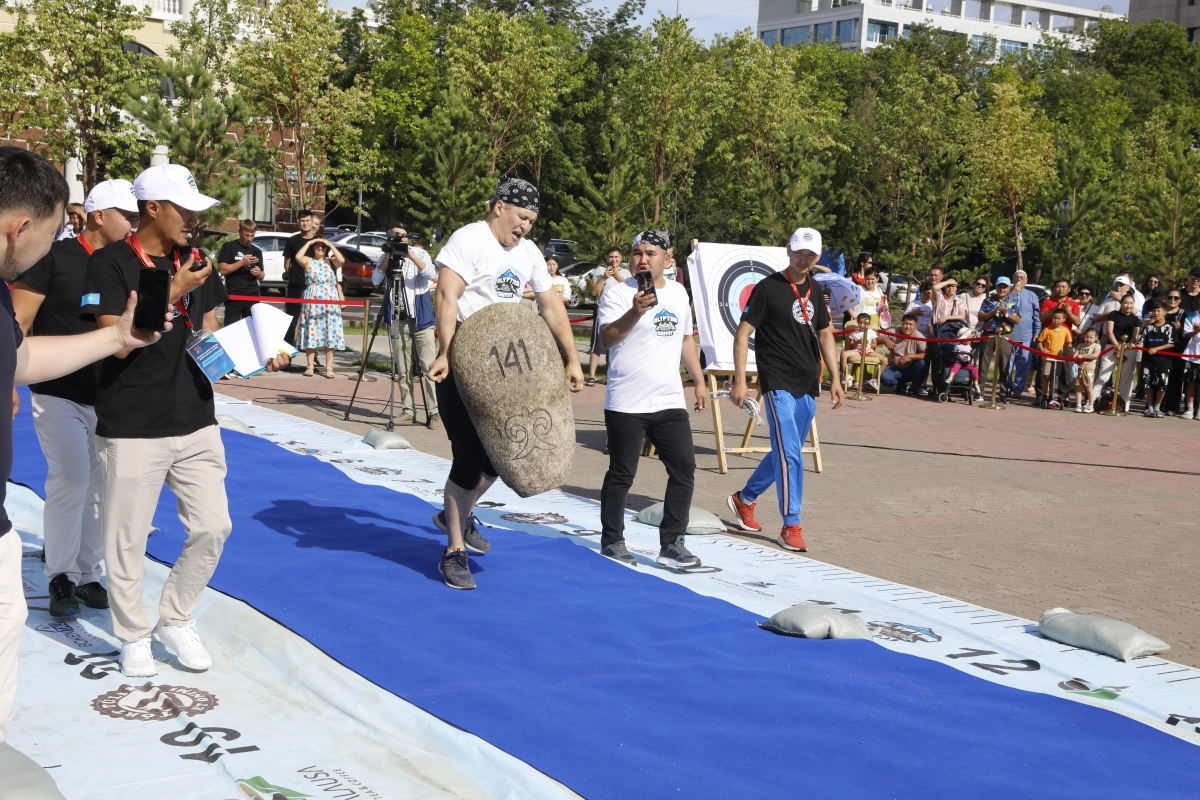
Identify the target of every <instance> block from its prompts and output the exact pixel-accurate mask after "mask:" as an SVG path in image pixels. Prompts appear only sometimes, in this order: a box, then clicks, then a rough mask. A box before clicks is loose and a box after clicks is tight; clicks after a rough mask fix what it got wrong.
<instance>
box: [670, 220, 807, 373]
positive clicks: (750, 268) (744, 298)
mask: <svg viewBox="0 0 1200 800" xmlns="http://www.w3.org/2000/svg"><path fill="white" fill-rule="evenodd" d="M695 255H696V258H695V261H694V263H693V268H694V272H693V275H695V276H696V277H698V278H699V280H698V281H696V282H698V283H699V284H700V285H701V287H702V290H703V303H702V304H701V305H702V308H701V307H697V309H696V316H697V318H698V319H697V321H698V322H699V323H700V325H699V326H698V327H699V330H700V346H701V349H702V350H703V351H704V358H705V363H706V364H707V366H708V367H710V368H713V369H733V340H734V336H735V335H736V334H737V329H738V325H739V323H740V322H741V319H742V312H743V311H745V309H746V305H747V304H748V303H749V302H750V293H751V292H752V291H753V290H754V287H755V286H756V285H757V284H758V282H759V281H761V280H762V279H763V278H765V277H767V276H768V275H770V274H772V273H774V272H779V271H780V270H782V269H784V268H786V267H787V251H786V250H784V248H782V247H746V246H744V245H725V244H700V245H698V246H697V248H696V253H695ZM696 282H694V283H693V285H695V283H696ZM746 366H747V368H748V369H753V368H754V339H753V337H752V338H751V340H750V358H749V359H748V363H747V365H746Z"/></svg>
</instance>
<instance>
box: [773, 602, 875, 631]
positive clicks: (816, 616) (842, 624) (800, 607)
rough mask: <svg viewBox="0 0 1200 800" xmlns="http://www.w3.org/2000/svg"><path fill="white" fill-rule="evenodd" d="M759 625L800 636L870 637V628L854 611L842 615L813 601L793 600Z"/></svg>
mask: <svg viewBox="0 0 1200 800" xmlns="http://www.w3.org/2000/svg"><path fill="white" fill-rule="evenodd" d="M761 627H763V628H766V629H767V630H769V631H772V632H774V633H781V634H783V635H784V636H799V637H802V638H804V639H870V638H871V630H870V629H869V628H868V627H867V623H865V622H863V619H862V617H860V616H859V615H858V614H843V613H842V612H841V611H837V610H834V609H829V608H826V607H825V606H822V605H818V604H816V603H797V604H796V605H794V606H792V607H791V608H785V609H784V610H783V611H780V612H779V613H778V614H775V615H774V616H773V617H771V618H770V619H769V620H767V621H766V622H764V623H762V625H761Z"/></svg>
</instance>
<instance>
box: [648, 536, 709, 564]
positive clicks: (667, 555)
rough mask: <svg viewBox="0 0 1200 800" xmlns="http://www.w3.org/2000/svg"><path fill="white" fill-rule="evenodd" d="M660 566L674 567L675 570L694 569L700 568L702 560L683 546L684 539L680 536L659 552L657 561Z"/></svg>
mask: <svg viewBox="0 0 1200 800" xmlns="http://www.w3.org/2000/svg"><path fill="white" fill-rule="evenodd" d="M655 560H656V561H657V562H658V563H659V564H662V565H663V566H666V567H674V568H675V569H692V568H693V567H698V566H700V559H698V558H696V557H695V556H694V555H692V554H691V553H690V552H689V551H688V549H687V548H686V547H684V546H683V537H682V536H680V537H679V538H678V539H676V540H675V541H673V542H671V543H670V544H665V545H663V546H662V549H661V550H659V551H658V558H657V559H655Z"/></svg>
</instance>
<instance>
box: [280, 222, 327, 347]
mask: <svg viewBox="0 0 1200 800" xmlns="http://www.w3.org/2000/svg"><path fill="white" fill-rule="evenodd" d="M322 219H323V217H321V216H320V212H318V211H311V210H309V209H304V210H303V211H299V212H297V214H296V221H297V224H298V225H299V226H300V232H299V233H297V234H296V235H295V236H293V237H291V238H290V239H288V240H287V244H285V245H284V246H283V275H284V280H286V281H287V289H286V294H287V296H288V297H291V298H300V297H304V268H303V267H301V266H300V264H298V263H297V262H296V253H299V252H300V248H301V247H304V245H305V244H307V243H308V242H309V241H311V240H312V238H313V237H315V236H316V235H317V231H318V230H320V228H321V220H322ZM303 308H304V304H303V303H286V304H284V310H285V311H287V313H288V314H290V315H291V317H292V324H291V326H290V327H289V328H288V331H287V334H286V335H285V336H284V337H283V340H284V341H285V342H287V343H288V344H290V345H292V346H293V347H294V346H295V345H296V328H297V327H298V326H299V325H300V311H301V310H302V309H303ZM313 359H314V363H313V364H309V365H308V366H310V367H315V366H316V363H315V360H316V356H315V355H314V356H313Z"/></svg>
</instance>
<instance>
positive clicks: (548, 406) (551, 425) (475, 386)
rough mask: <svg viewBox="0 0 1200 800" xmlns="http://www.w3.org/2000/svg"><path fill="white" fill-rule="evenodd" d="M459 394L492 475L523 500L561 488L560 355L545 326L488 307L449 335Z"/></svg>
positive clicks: (568, 447) (510, 308)
mask: <svg viewBox="0 0 1200 800" xmlns="http://www.w3.org/2000/svg"><path fill="white" fill-rule="evenodd" d="M450 364H451V367H452V369H453V370H454V380H455V382H456V383H457V384H458V391H459V394H461V395H462V399H463V403H464V404H465V405H466V407H467V411H468V412H469V413H470V414H471V420H472V421H473V422H474V423H475V430H476V431H478V432H479V438H480V440H481V441H482V442H483V447H484V449H485V450H487V454H488V457H490V458H491V460H492V464H493V465H494V466H495V467H496V472H497V474H498V475H499V476H500V479H501V480H503V481H504V482H505V483H506V484H508V486H509V487H510V488H511V489H512V490H513V491H514V492H516V493H517V494H519V495H520V496H521V497H530V496H532V495H535V494H540V493H542V492H544V491H547V490H549V489H554V488H556V487H558V486H561V485H562V484H563V482H564V481H565V480H566V478H567V475H568V474H569V473H570V471H571V459H572V458H573V457H574V455H575V420H574V419H573V418H572V415H571V400H570V397H569V390H568V388H567V380H566V376H565V374H564V372H563V360H562V355H561V354H560V353H559V350H558V344H557V343H556V342H555V341H554V336H553V335H552V334H551V333H550V329H549V328H547V327H546V323H545V322H544V321H542V318H541V317H539V316H538V315H537V314H535V313H533V312H532V311H530V310H529V309H528V308H525V307H524V306H522V305H521V304H520V303H494V304H492V305H490V306H488V307H487V308H484V309H483V310H481V311H477V312H475V313H474V314H472V315H471V316H470V317H469V318H468V319H467V321H466V322H464V323H463V324H462V326H461V327H459V329H458V332H457V333H455V334H454V342H453V343H452V344H451V346H450Z"/></svg>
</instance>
